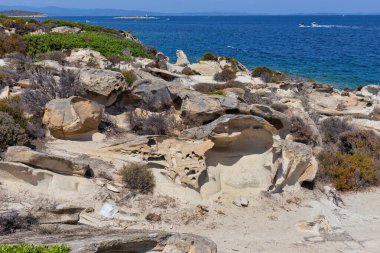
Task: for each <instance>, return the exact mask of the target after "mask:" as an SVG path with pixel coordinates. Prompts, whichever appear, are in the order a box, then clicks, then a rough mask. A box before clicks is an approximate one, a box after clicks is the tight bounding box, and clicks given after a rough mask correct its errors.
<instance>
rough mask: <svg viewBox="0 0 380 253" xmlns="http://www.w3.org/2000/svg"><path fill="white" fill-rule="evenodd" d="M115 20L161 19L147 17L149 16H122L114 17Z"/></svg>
mask: <svg viewBox="0 0 380 253" xmlns="http://www.w3.org/2000/svg"><path fill="white" fill-rule="evenodd" d="M114 19H146V20H152V19H160V18H158V17H147V16H121V17H114Z"/></svg>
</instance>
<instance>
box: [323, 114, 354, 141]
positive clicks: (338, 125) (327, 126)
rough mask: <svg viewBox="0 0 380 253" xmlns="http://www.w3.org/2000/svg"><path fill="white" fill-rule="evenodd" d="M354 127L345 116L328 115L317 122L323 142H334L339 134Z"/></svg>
mask: <svg viewBox="0 0 380 253" xmlns="http://www.w3.org/2000/svg"><path fill="white" fill-rule="evenodd" d="M353 129H354V127H353V125H352V124H351V123H350V121H349V120H348V119H347V118H339V117H329V118H327V119H325V120H323V121H322V122H321V123H320V124H319V131H320V133H321V135H322V140H323V142H324V143H336V142H337V141H338V139H339V135H340V134H341V133H343V132H346V131H351V130H353Z"/></svg>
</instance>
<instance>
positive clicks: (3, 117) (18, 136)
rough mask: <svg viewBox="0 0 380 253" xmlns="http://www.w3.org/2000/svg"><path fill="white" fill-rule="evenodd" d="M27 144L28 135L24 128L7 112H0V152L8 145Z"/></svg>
mask: <svg viewBox="0 0 380 253" xmlns="http://www.w3.org/2000/svg"><path fill="white" fill-rule="evenodd" d="M26 144H28V136H27V134H26V132H25V129H24V128H22V127H21V126H20V125H19V124H17V123H16V122H15V120H14V119H13V118H12V116H10V115H9V114H7V113H5V112H0V153H1V152H4V151H5V150H6V149H7V148H8V147H9V146H23V145H26Z"/></svg>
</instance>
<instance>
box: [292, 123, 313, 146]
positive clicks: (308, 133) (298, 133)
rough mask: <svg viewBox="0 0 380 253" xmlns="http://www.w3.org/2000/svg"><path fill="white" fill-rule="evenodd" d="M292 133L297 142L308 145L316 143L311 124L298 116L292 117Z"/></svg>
mask: <svg viewBox="0 0 380 253" xmlns="http://www.w3.org/2000/svg"><path fill="white" fill-rule="evenodd" d="M290 133H291V134H292V136H293V138H294V141H295V142H300V143H303V144H307V145H315V144H316V140H315V138H314V136H313V132H312V130H311V129H310V126H308V125H307V124H305V122H304V121H303V120H302V119H301V118H300V117H298V116H293V117H292V118H291V128H290Z"/></svg>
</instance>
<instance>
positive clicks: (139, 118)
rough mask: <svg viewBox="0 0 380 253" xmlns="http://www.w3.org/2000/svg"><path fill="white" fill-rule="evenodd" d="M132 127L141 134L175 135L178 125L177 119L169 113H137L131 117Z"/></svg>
mask: <svg viewBox="0 0 380 253" xmlns="http://www.w3.org/2000/svg"><path fill="white" fill-rule="evenodd" d="M130 123H131V126H132V129H133V130H134V131H135V132H136V133H137V134H140V135H174V132H175V130H176V129H178V128H180V126H178V124H177V122H176V119H175V118H174V116H172V115H168V114H167V113H159V114H158V113H155V114H137V113H132V114H131V117H130Z"/></svg>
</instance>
